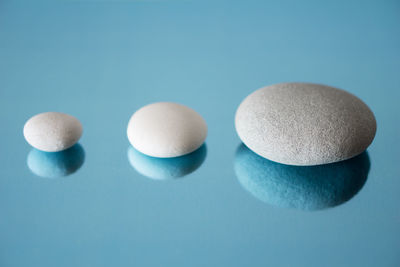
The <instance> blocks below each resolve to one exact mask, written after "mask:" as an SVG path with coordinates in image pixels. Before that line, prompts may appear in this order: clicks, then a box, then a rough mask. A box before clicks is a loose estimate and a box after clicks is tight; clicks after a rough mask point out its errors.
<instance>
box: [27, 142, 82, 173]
mask: <svg viewBox="0 0 400 267" xmlns="http://www.w3.org/2000/svg"><path fill="white" fill-rule="evenodd" d="M84 161H85V151H84V150H83V147H82V146H81V145H80V144H75V145H74V146H72V147H71V148H68V149H66V150H63V151H60V152H44V151H40V150H37V149H32V150H31V151H30V152H29V154H28V158H27V164H28V167H29V169H30V170H31V171H32V172H33V173H34V174H36V175H38V176H41V177H47V178H56V177H62V176H66V175H69V174H71V173H74V172H75V171H77V170H78V169H79V168H80V167H81V166H82V164H83V162H84Z"/></svg>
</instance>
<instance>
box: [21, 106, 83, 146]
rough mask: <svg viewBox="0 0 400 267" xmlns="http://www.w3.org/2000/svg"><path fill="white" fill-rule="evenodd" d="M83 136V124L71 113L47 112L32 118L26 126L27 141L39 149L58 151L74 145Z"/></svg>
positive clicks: (25, 135)
mask: <svg viewBox="0 0 400 267" xmlns="http://www.w3.org/2000/svg"><path fill="white" fill-rule="evenodd" d="M81 136H82V125H81V123H80V122H79V120H78V119H77V118H75V117H73V116H71V115H68V114H64V113H60V112H45V113H40V114H38V115H35V116H33V117H32V118H30V119H29V120H28V121H27V122H26V123H25V126H24V137H25V139H26V141H27V142H28V143H29V144H30V145H31V146H33V147H34V148H37V149H39V150H42V151H45V152H57V151H62V150H65V149H67V148H70V147H72V146H73V145H74V144H76V142H78V140H79V138H80V137H81Z"/></svg>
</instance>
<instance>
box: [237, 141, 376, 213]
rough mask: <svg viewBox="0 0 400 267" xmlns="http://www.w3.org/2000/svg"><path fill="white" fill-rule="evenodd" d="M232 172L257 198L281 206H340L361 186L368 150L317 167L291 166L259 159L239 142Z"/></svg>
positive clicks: (302, 208)
mask: <svg viewBox="0 0 400 267" xmlns="http://www.w3.org/2000/svg"><path fill="white" fill-rule="evenodd" d="M234 165H235V172H236V175H237V177H238V179H239V182H240V183H241V184H242V186H243V187H244V188H245V189H246V190H248V191H249V192H250V193H251V194H252V195H254V196H255V197H256V198H258V199H260V200H262V201H264V202H266V203H269V204H272V205H276V206H280V207H287V208H294V209H300V210H319V209H324V208H329V207H334V206H337V205H340V204H342V203H344V202H346V201H347V200H349V199H351V198H352V197H353V196H354V195H355V194H357V192H358V191H359V190H360V189H361V188H362V187H363V185H364V183H365V181H366V179H367V176H368V172H369V168H370V161H369V157H368V154H367V152H363V153H362V154H361V155H359V156H357V157H354V158H352V159H349V160H346V161H341V162H337V163H331V164H326V165H318V166H308V167H305V166H290V165H284V164H280V163H276V162H273V161H270V160H267V159H265V158H262V157H260V156H258V155H257V154H255V153H254V152H252V151H251V150H250V149H248V148H247V147H246V146H245V145H244V144H241V145H240V146H239V147H238V149H237V152H236V156H235V162H234Z"/></svg>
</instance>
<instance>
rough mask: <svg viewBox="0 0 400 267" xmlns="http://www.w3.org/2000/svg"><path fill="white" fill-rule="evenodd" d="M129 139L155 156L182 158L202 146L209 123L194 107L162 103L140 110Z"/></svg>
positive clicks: (130, 130)
mask: <svg viewBox="0 0 400 267" xmlns="http://www.w3.org/2000/svg"><path fill="white" fill-rule="evenodd" d="M127 135H128V139H129V142H130V143H131V144H132V146H133V147H134V148H135V149H137V150H138V151H140V152H142V153H143V154H146V155H148V156H152V157H159V158H170V157H179V156H183V155H186V154H188V153H191V152H193V151H195V150H196V149H198V148H199V147H200V146H201V145H202V144H203V143H204V140H205V139H206V136H207V124H206V122H205V121H204V119H203V118H202V117H201V116H200V115H199V114H198V113H197V112H196V111H194V110H193V109H191V108H189V107H186V106H184V105H181V104H176V103H170V102H160V103H154V104H150V105H147V106H144V107H142V108H141V109H139V110H138V111H136V112H135V113H134V114H133V115H132V117H131V119H130V121H129V123H128V129H127Z"/></svg>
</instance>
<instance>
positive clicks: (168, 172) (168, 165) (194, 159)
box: [128, 144, 207, 180]
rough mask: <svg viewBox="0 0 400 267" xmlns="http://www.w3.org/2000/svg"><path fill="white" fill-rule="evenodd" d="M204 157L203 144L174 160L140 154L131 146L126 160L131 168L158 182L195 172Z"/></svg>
mask: <svg viewBox="0 0 400 267" xmlns="http://www.w3.org/2000/svg"><path fill="white" fill-rule="evenodd" d="M206 155H207V147H206V145H205V144H203V145H202V146H201V147H200V148H199V149H197V150H196V151H194V152H192V153H190V154H187V155H184V156H181V157H175V158H155V157H150V156H147V155H145V154H143V153H140V152H139V151H137V150H136V149H134V148H133V147H132V146H130V147H129V149H128V160H129V162H130V164H131V165H132V167H133V168H135V169H136V170H137V171H138V172H139V173H141V174H143V175H144V176H147V177H149V178H152V179H158V180H165V179H173V178H179V177H182V176H185V175H187V174H189V173H191V172H193V171H195V170H196V169H197V168H198V167H200V165H201V164H202V163H203V161H204V159H205V158H206Z"/></svg>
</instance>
